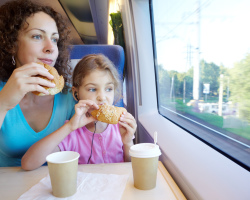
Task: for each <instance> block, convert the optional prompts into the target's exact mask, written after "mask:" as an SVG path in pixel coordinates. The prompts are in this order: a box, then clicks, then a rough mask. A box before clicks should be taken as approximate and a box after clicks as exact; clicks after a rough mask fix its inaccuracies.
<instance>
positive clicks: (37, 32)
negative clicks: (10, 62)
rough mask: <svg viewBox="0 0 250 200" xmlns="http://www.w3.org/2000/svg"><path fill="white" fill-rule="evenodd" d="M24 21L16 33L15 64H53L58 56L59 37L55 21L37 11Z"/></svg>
mask: <svg viewBox="0 0 250 200" xmlns="http://www.w3.org/2000/svg"><path fill="white" fill-rule="evenodd" d="M26 21H27V23H24V27H23V28H22V29H21V30H20V31H19V34H18V40H17V53H16V55H15V60H16V66H17V67H20V66H22V65H24V64H27V63H30V62H43V63H46V64H48V65H50V66H54V65H55V63H56V59H57V57H58V47H57V41H58V39H59V33H58V30H57V26H56V22H55V21H54V19H53V18H51V17H50V16H49V15H47V14H46V13H44V12H38V13H36V14H34V15H32V16H30V17H29V18H27V20H26Z"/></svg>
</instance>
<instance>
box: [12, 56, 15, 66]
mask: <svg viewBox="0 0 250 200" xmlns="http://www.w3.org/2000/svg"><path fill="white" fill-rule="evenodd" d="M12 65H14V66H15V65H16V61H15V57H14V56H12Z"/></svg>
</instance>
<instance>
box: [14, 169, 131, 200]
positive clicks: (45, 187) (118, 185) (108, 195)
mask: <svg viewBox="0 0 250 200" xmlns="http://www.w3.org/2000/svg"><path fill="white" fill-rule="evenodd" d="M128 177H129V175H128V174H125V175H117V174H95V173H83V172H78V174H77V192H76V193H75V194H74V195H73V196H71V197H66V198H57V197H54V196H53V195H52V187H51V182H50V177H49V175H47V176H46V177H45V178H43V179H42V180H41V181H40V182H39V183H37V184H36V185H34V186H33V187H32V188H31V189H29V190H28V191H27V192H25V193H24V194H23V195H21V196H20V197H19V199H18V200H55V199H57V200H59V199H61V200H62V199H65V200H78V199H79V200H80V199H81V200H82V199H88V200H96V199H99V200H112V199H113V200H118V199H121V197H122V194H123V191H124V189H125V187H126V183H127V180H128Z"/></svg>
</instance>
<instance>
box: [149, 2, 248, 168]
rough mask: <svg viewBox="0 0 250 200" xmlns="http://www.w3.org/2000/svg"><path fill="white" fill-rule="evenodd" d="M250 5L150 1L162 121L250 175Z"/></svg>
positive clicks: (239, 3)
mask: <svg viewBox="0 0 250 200" xmlns="http://www.w3.org/2000/svg"><path fill="white" fill-rule="evenodd" d="M249 8H250V1H248V0H242V1H236V0H233V1H223V0H217V1H212V0H187V1H180V0H160V1H151V16H152V27H153V36H154V41H153V43H154V53H155V54H154V56H155V70H156V78H157V93H158V95H157V96H158V107H159V112H160V114H161V115H163V116H165V117H166V118H168V119H169V120H171V121H173V122H174V123H175V124H178V125H179V126H181V127H182V128H183V129H185V130H187V131H188V132H189V133H190V134H192V135H194V136H195V137H197V138H199V139H200V140H202V141H204V142H205V143H206V144H208V145H210V146H211V147H212V148H214V149H216V150H218V151H219V152H221V153H222V154H223V155H225V156H227V157H228V158H230V159H232V160H233V161H235V162H236V163H238V164H239V165H241V166H242V167H244V168H245V169H247V170H250V159H249V157H250V82H249V80H250V79H249V77H250V43H249V36H250V28H249V26H248V25H247V24H249V19H250V12H249Z"/></svg>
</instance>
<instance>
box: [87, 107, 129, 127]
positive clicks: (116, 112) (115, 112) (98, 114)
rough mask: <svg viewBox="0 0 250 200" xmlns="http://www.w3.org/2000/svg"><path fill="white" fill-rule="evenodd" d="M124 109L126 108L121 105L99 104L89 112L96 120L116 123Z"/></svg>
mask: <svg viewBox="0 0 250 200" xmlns="http://www.w3.org/2000/svg"><path fill="white" fill-rule="evenodd" d="M124 111H127V110H126V109H125V108H123V107H116V106H113V105H107V104H103V105H100V106H99V109H98V110H93V111H92V112H91V115H92V116H93V117H94V118H95V119H96V120H97V121H101V122H105V123H108V124H117V123H118V122H119V119H120V116H121V114H122V113H123V112H124Z"/></svg>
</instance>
